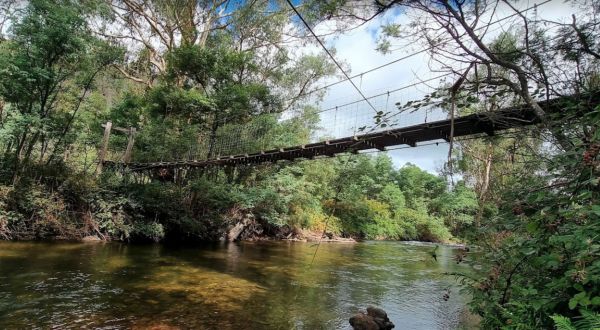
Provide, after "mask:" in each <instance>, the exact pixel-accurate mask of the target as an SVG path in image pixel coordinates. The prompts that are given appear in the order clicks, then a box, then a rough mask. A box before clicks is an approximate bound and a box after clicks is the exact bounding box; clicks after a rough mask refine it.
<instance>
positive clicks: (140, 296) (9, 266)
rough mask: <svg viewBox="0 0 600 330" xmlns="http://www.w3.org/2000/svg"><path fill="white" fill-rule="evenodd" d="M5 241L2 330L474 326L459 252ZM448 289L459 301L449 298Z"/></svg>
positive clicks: (377, 246) (0, 269)
mask: <svg viewBox="0 0 600 330" xmlns="http://www.w3.org/2000/svg"><path fill="white" fill-rule="evenodd" d="M315 248H316V246H315V245H314V244H312V243H300V242H256V243H252V242H243V243H235V244H233V243H231V244H212V245H206V246H201V247H197V246H196V247H170V246H164V245H160V244H155V245H132V244H121V243H64V242H50V243H38V242H35V243H33V242H0V329H23V328H26V329H32V328H34V329H50V328H53V329H69V328H77V329H80V328H94V329H124V328H134V329H148V328H150V329H349V324H348V318H350V317H351V316H352V315H353V313H355V312H356V311H358V310H359V309H364V308H365V307H367V306H368V305H375V306H379V307H381V308H383V309H385V310H386V311H387V312H388V315H389V317H390V319H391V320H392V322H394V324H395V325H396V329H464V328H469V326H468V325H467V324H466V323H465V319H468V317H465V316H466V315H468V313H466V307H465V304H466V297H465V296H463V295H461V294H460V292H459V288H458V285H457V281H456V278H454V277H453V276H449V275H446V274H445V273H447V272H467V271H468V266H466V265H464V264H460V265H457V263H456V262H455V261H454V259H453V256H454V255H455V254H456V253H457V250H456V249H454V248H451V247H448V246H440V248H439V249H438V251H437V259H438V260H437V261H435V260H434V259H433V258H432V257H431V255H430V253H431V251H432V250H433V246H431V245H415V244H404V243H397V242H364V243H356V244H350V243H323V244H321V246H320V247H319V250H318V253H317V255H316V258H315V259H314V262H312V264H311V261H312V259H313V255H314V252H315ZM447 290H449V293H450V294H449V299H447V301H446V300H445V299H443V298H444V297H443V296H444V293H446V292H447Z"/></svg>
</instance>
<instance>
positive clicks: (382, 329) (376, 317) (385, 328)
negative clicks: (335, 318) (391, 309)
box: [350, 306, 394, 330]
mask: <svg viewBox="0 0 600 330" xmlns="http://www.w3.org/2000/svg"><path fill="white" fill-rule="evenodd" d="M350 325H351V326H352V328H353V329H354V330H372V329H373V330H390V329H393V328H394V323H392V322H391V321H390V319H389V318H388V316H387V313H386V312H385V311H384V310H383V309H381V308H377V307H373V306H369V307H367V314H365V313H363V312H359V313H358V314H356V315H354V316H353V317H351V318H350Z"/></svg>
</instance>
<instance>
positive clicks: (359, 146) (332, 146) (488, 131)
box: [104, 98, 565, 172]
mask: <svg viewBox="0 0 600 330" xmlns="http://www.w3.org/2000/svg"><path fill="white" fill-rule="evenodd" d="M564 101H565V100H564V98H556V99H551V100H549V101H541V102H540V103H539V104H540V106H541V107H542V108H543V109H545V110H546V111H547V112H549V113H558V112H560V110H561V105H562V104H564ZM447 116H448V115H446V117H447ZM537 123H539V119H538V117H537V116H536V115H535V113H534V111H533V110H532V109H531V108H530V107H528V106H525V105H521V106H515V107H507V108H504V109H501V110H497V111H494V112H483V113H474V114H470V115H465V116H459V117H456V118H454V119H452V118H445V119H441V120H434V121H427V122H423V123H419V124H414V125H408V126H402V127H393V128H389V129H385V127H384V128H381V126H384V125H379V127H377V125H375V126H374V127H376V128H378V129H372V132H369V133H365V134H355V135H351V136H345V137H341V138H334V139H324V140H321V141H318V142H313V143H308V144H300V145H292V146H285V147H284V146H282V147H277V148H272V149H266V150H259V151H255V152H243V153H236V154H229V155H227V154H226V150H227V149H226V148H227V147H229V148H230V150H240V146H242V147H243V146H244V143H245V142H247V141H244V140H243V137H242V135H244V134H239V132H235V131H233V133H234V136H233V137H232V138H233V139H236V140H237V141H238V142H237V143H236V144H235V145H232V144H230V143H221V144H224V146H225V147H226V148H225V149H224V148H223V146H221V148H220V150H221V152H223V154H224V155H219V156H215V157H212V158H210V157H207V158H205V159H197V158H196V157H197V156H196V157H194V156H188V157H190V158H191V159H179V160H172V161H150V162H135V161H130V162H127V161H126V160H127V157H130V156H126V158H125V161H123V160H121V161H113V160H105V161H104V165H106V166H113V167H114V166H118V167H123V168H126V169H128V170H129V171H131V172H136V171H145V170H156V169H191V168H209V167H227V166H239V165H252V164H260V163H274V162H278V161H293V160H296V159H315V158H320V157H333V156H336V155H338V154H343V153H359V152H361V151H365V150H371V149H373V150H379V151H386V150H387V149H388V148H390V147H393V146H399V145H406V146H410V147H418V146H419V143H421V142H426V141H441V142H448V141H449V140H450V139H451V138H458V137H463V136H471V135H478V134H479V135H487V136H493V135H495V134H496V132H499V131H503V130H508V129H512V128H518V127H524V126H528V125H534V124H537ZM226 131H227V133H228V134H231V133H232V132H231V130H226ZM235 133H238V134H235ZM246 135H247V134H246ZM246 138H250V139H251V140H252V141H255V142H256V137H249V136H246ZM259 146H260V143H259V144H258V147H259ZM246 147H248V144H246ZM253 147H254V148H256V147H257V144H254V145H253ZM127 149H128V150H130V149H131V146H130V145H129V144H128V148H127ZM205 156H206V155H205Z"/></svg>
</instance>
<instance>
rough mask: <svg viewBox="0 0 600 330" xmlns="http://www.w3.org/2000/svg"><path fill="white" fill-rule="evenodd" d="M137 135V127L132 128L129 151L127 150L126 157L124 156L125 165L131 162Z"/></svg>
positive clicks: (130, 130) (128, 145)
mask: <svg viewBox="0 0 600 330" xmlns="http://www.w3.org/2000/svg"><path fill="white" fill-rule="evenodd" d="M135 133H136V129H135V127H130V128H129V134H128V136H127V149H125V155H123V162H124V163H129V162H130V161H131V151H132V150H133V143H134V142H135Z"/></svg>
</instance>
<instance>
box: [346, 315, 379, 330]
mask: <svg viewBox="0 0 600 330" xmlns="http://www.w3.org/2000/svg"><path fill="white" fill-rule="evenodd" d="M350 325H351V326H352V329H354V330H379V325H377V323H375V321H374V320H373V318H372V317H371V316H369V315H367V314H365V313H358V314H356V315H354V316H352V317H351V318H350Z"/></svg>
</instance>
